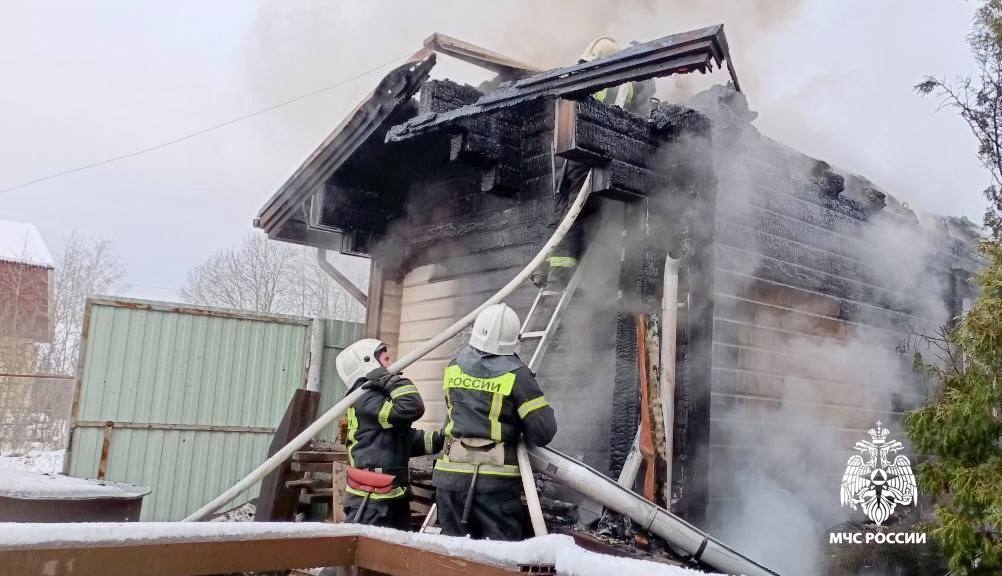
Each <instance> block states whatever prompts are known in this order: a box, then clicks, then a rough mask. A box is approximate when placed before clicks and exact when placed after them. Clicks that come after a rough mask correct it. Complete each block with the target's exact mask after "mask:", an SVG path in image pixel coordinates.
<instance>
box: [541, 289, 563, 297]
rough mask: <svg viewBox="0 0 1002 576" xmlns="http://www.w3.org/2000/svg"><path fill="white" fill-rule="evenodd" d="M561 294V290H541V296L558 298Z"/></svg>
mask: <svg viewBox="0 0 1002 576" xmlns="http://www.w3.org/2000/svg"><path fill="white" fill-rule="evenodd" d="M563 293H564V291H563V290H543V296H560V295H562V294H563Z"/></svg>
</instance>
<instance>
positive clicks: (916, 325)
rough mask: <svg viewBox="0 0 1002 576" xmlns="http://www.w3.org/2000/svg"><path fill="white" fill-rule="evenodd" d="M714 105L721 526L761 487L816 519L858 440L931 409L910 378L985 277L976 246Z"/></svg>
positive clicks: (712, 443) (920, 385)
mask: <svg viewBox="0 0 1002 576" xmlns="http://www.w3.org/2000/svg"><path fill="white" fill-rule="evenodd" d="M722 94H725V95H723V96H722ZM709 96H713V97H714V100H713V101H712V104H713V105H715V106H719V108H717V109H716V110H713V109H712V108H713V106H710V108H711V110H710V112H709V113H710V114H711V116H713V117H714V120H715V122H717V123H718V125H717V126H715V131H714V135H715V137H716V138H717V142H716V144H717V148H716V151H715V153H716V156H717V158H716V164H717V175H718V177H719V179H720V184H719V192H718V199H717V210H716V218H715V230H714V236H713V241H712V243H713V250H714V258H715V261H714V268H713V277H714V278H713V280H714V288H713V298H714V309H713V344H712V378H711V400H710V402H711V409H710V434H709V469H708V477H707V481H708V486H709V491H710V494H712V497H711V499H710V514H711V516H713V515H715V516H717V517H721V516H722V515H724V514H726V515H728V519H729V521H732V522H733V521H734V520H735V518H736V517H737V514H736V510H737V509H738V508H741V507H742V506H745V507H747V502H748V499H749V498H751V497H753V492H754V490H752V489H749V488H748V485H749V483H748V482H747V481H746V479H747V477H748V476H749V475H752V476H754V475H760V476H761V477H762V478H765V479H767V480H762V481H763V482H767V483H772V484H774V485H776V486H778V487H780V488H781V489H783V490H788V491H789V492H790V494H791V500H790V502H791V504H792V503H794V502H796V505H797V506H800V507H802V509H804V510H805V511H806V513H807V514H819V515H820V514H823V513H824V512H826V511H827V512H830V511H831V510H832V508H833V507H837V499H834V498H821V497H813V496H810V494H812V493H815V492H818V493H821V494H827V493H828V492H830V490H831V489H830V487H832V486H837V485H838V482H839V479H840V477H841V473H842V470H843V469H844V466H845V459H846V457H847V450H849V449H851V447H852V446H853V444H854V443H855V441H856V440H859V439H863V438H866V431H867V430H868V429H869V428H871V427H873V426H874V424H875V422H876V421H877V420H882V421H883V422H884V423H885V425H888V426H890V427H892V428H893V429H894V431H895V432H896V433H900V423H899V421H900V416H901V414H902V412H903V411H905V410H908V409H910V408H913V407H915V406H917V405H919V404H920V403H921V402H923V401H924V400H925V399H926V398H927V395H928V393H929V392H930V390H929V389H928V385H929V383H928V382H927V381H926V380H925V378H924V377H921V376H919V375H918V374H916V373H915V372H914V371H913V369H912V363H913V361H914V360H915V357H914V354H915V353H916V352H918V353H922V352H925V353H926V354H927V356H928V355H929V354H928V353H929V352H930V350H929V349H928V348H927V347H923V346H922V339H921V337H920V335H922V334H934V333H935V331H936V329H937V328H938V327H939V326H942V325H945V324H948V323H949V322H950V319H951V317H952V316H954V315H956V314H958V313H959V312H960V310H959V307H958V301H960V300H962V298H961V297H959V296H957V293H958V292H960V293H963V292H965V291H966V290H967V289H966V288H965V287H964V286H962V285H961V284H962V281H958V280H956V279H955V278H956V277H965V276H966V275H967V274H969V273H970V271H973V270H975V269H977V267H978V265H979V264H978V261H977V258H976V257H975V256H974V255H973V245H972V244H971V243H970V239H963V238H957V237H955V236H952V235H950V234H948V233H943V230H942V229H941V227H938V226H937V227H932V226H929V225H927V224H925V223H923V222H921V221H920V219H919V217H917V216H916V215H915V214H914V213H913V212H912V211H911V210H909V209H908V208H907V206H905V205H901V204H900V203H899V202H897V201H896V200H895V199H893V198H892V197H890V196H888V195H886V194H885V193H883V192H881V191H879V190H878V189H877V188H876V187H875V186H873V185H872V184H871V183H869V182H868V181H866V180H865V179H862V178H859V177H857V176H853V175H843V174H838V173H836V171H835V169H833V168H832V167H831V166H829V165H827V164H825V163H823V162H819V161H816V160H813V159H811V158H807V157H805V156H803V155H801V154H799V153H797V152H795V151H792V150H789V149H787V148H785V147H783V146H781V145H779V144H776V143H775V142H771V141H769V140H768V139H766V138H764V137H762V136H760V135H758V133H757V132H755V131H754V129H753V128H751V126H750V125H749V124H748V123H747V121H748V114H749V113H748V112H747V108H746V107H744V108H742V106H743V97H742V98H735V96H734V94H733V92H732V93H730V94H726V92H724V91H722V90H721V91H717V92H716V93H711V94H710V95H709ZM735 100H738V102H737V103H735ZM702 104H703V105H704V108H705V107H706V102H705V101H704V102H703V103H702ZM735 106H737V108H738V110H737V112H736V113H735V111H734V107H735ZM742 116H743V118H742ZM784 476H787V478H786V479H784V478H783V477H784ZM792 477H798V478H803V480H797V481H794V480H792V479H791V478H792ZM798 482H799V484H798ZM833 505H834V506H833Z"/></svg>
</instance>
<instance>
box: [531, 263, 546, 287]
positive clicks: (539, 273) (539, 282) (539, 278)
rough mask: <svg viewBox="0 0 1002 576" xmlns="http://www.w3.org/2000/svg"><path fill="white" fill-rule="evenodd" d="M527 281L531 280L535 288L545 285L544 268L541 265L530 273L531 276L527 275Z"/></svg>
mask: <svg viewBox="0 0 1002 576" xmlns="http://www.w3.org/2000/svg"><path fill="white" fill-rule="evenodd" d="M529 281H530V282H532V285H533V286H535V287H536V288H542V287H543V286H546V270H543V269H542V267H540V268H538V269H536V271H535V272H533V273H532V276H529Z"/></svg>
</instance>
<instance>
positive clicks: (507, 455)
mask: <svg viewBox="0 0 1002 576" xmlns="http://www.w3.org/2000/svg"><path fill="white" fill-rule="evenodd" d="M519 326H520V323H519V319H518V314H516V313H515V311H514V310H512V309H511V308H510V307H508V306H507V305H505V304H494V305H492V306H488V307H487V308H485V309H484V310H483V311H482V312H481V313H480V314H479V315H478V316H477V319H476V321H475V322H474V323H473V332H472V334H471V335H470V342H469V345H468V346H466V347H465V348H464V349H463V350H462V351H461V352H460V353H459V356H457V357H456V359H455V360H453V361H452V363H451V364H449V366H448V367H446V369H445V376H444V378H443V388H444V389H445V402H446V408H447V409H448V417H447V421H446V425H445V430H444V432H445V449H444V452H443V454H442V456H441V457H440V458H439V460H438V461H437V462H435V472H434V481H435V493H436V503H437V504H438V523H439V525H440V526H441V527H442V533H443V534H446V535H449V536H464V535H470V536H471V537H473V538H489V539H491V540H519V539H521V538H522V518H523V516H524V514H523V510H522V499H521V498H522V496H521V490H522V485H521V482H520V480H519V471H518V460H517V456H516V448H517V446H518V443H519V441H520V440H522V438H525V440H526V441H527V442H528V443H530V444H534V445H536V446H545V445H546V444H548V443H549V442H550V440H552V439H553V436H554V434H556V432H557V423H556V419H555V418H554V414H553V409H552V408H551V407H550V405H549V403H548V402H547V401H546V398H545V397H544V396H543V391H542V390H540V388H539V384H538V383H537V382H536V378H535V375H534V374H533V373H532V372H531V371H530V370H529V368H527V367H526V365H525V364H524V363H523V362H522V360H521V359H519V357H518V356H517V355H516V353H515V352H516V348H517V345H518V334H519Z"/></svg>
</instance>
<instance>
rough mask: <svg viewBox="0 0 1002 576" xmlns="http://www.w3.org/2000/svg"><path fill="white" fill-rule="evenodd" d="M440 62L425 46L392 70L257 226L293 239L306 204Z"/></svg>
mask: <svg viewBox="0 0 1002 576" xmlns="http://www.w3.org/2000/svg"><path fill="white" fill-rule="evenodd" d="M434 65H435V54H434V53H433V52H432V51H431V50H430V49H427V48H425V49H422V50H420V51H419V52H418V53H416V54H415V55H414V56H413V57H412V58H411V59H410V60H409V61H408V62H407V63H405V64H404V65H402V66H400V67H398V68H396V69H394V70H393V71H391V72H390V73H389V74H387V75H386V76H385V77H384V78H383V79H382V80H381V81H380V82H379V85H378V86H377V87H376V89H375V90H373V91H372V93H371V94H369V96H368V97H366V99H365V100H363V101H362V102H361V103H360V104H359V105H358V106H357V107H356V108H355V110H354V111H353V112H352V113H351V114H350V115H349V116H348V118H347V119H345V121H344V122H342V123H341V125H340V126H338V127H337V128H335V129H334V131H333V132H332V133H331V134H330V136H328V137H327V138H326V139H325V140H324V141H323V143H321V144H320V146H319V147H317V149H316V150H315V151H314V152H313V154H311V155H310V157H309V158H307V159H306V161H305V162H304V163H303V164H302V166H300V167H299V169H298V170H296V172H295V173H293V175H292V176H291V177H290V178H289V179H288V180H287V181H286V182H285V184H283V185H282V187H281V188H279V190H278V192H276V193H275V195H274V196H272V197H271V199H270V200H269V201H268V203H267V204H266V205H265V206H264V208H262V210H261V212H260V214H259V216H258V219H257V220H256V221H255V226H257V227H258V228H261V229H262V230H264V231H265V232H266V233H267V234H268V235H269V236H270V237H272V238H275V237H288V236H289V234H290V232H289V231H288V230H286V227H287V225H288V224H289V221H290V220H293V221H297V220H298V221H299V222H298V225H299V226H300V227H302V226H304V225H305V224H306V223H305V222H303V221H301V220H302V218H303V216H302V206H303V203H304V202H305V201H306V200H307V199H308V198H310V197H311V196H312V195H313V194H314V193H315V192H317V191H318V190H320V189H321V186H322V185H323V184H324V182H326V181H327V180H328V179H329V178H330V177H331V176H333V175H334V173H335V172H337V170H338V169H339V168H340V167H341V166H342V165H343V164H344V163H345V162H346V161H347V160H348V159H349V158H350V157H351V156H352V154H354V153H355V151H356V150H358V148H359V147H360V146H361V145H362V144H363V143H365V142H366V141H367V140H368V139H369V138H370V137H371V136H372V135H373V134H374V133H375V132H376V131H377V130H379V128H380V127H382V126H383V125H384V124H385V123H386V121H387V120H388V119H390V118H391V117H392V116H393V115H394V113H395V112H397V111H398V110H400V109H401V108H402V107H403V106H404V105H406V104H407V103H408V102H409V101H410V100H411V98H412V97H413V96H414V94H416V93H417V91H418V90H419V89H420V88H421V85H422V83H423V82H424V80H425V79H426V78H427V77H428V73H429V72H430V71H431V68H432V66H434ZM299 233H300V234H301V233H302V231H299ZM292 234H293V235H295V234H296V232H292Z"/></svg>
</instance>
